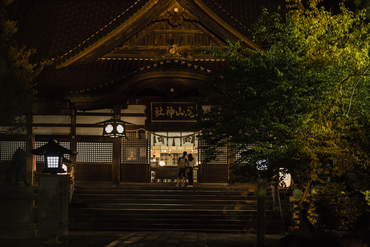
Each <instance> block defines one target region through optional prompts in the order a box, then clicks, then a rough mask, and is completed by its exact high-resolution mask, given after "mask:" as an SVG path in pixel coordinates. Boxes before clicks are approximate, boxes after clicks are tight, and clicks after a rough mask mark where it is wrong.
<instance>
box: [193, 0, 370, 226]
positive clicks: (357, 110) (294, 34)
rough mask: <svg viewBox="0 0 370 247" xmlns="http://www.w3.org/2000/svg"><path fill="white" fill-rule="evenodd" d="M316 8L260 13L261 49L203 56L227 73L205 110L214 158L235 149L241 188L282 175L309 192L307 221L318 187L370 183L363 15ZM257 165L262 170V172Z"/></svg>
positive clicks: (368, 62)
mask: <svg viewBox="0 0 370 247" xmlns="http://www.w3.org/2000/svg"><path fill="white" fill-rule="evenodd" d="M317 2H318V1H309V6H308V7H307V8H305V7H304V6H303V5H301V6H300V7H299V8H293V9H291V10H290V11H289V12H288V14H287V15H286V17H285V18H282V17H281V16H280V15H279V14H276V13H269V12H268V11H267V10H266V9H264V11H263V15H262V17H261V18H260V19H259V21H258V22H257V23H256V25H255V30H254V42H256V43H257V44H258V45H259V46H260V47H261V50H257V51H252V50H248V51H247V52H244V51H243V50H241V48H240V45H239V42H237V43H231V42H229V43H228V44H227V46H226V47H222V48H219V47H216V46H215V45H211V46H210V47H209V48H208V49H203V50H202V52H203V53H206V54H210V55H213V56H217V57H221V58H224V59H225V60H226V61H227V62H228V63H229V65H230V68H229V70H228V71H227V72H226V73H223V74H215V77H214V78H215V80H214V84H213V86H214V88H215V91H214V92H212V93H210V95H209V92H208V97H207V99H206V101H205V102H203V103H204V104H205V105H209V106H210V108H209V109H208V110H206V111H204V112H202V114H200V119H199V127H200V128H201V129H203V132H202V133H203V135H202V136H201V138H203V139H204V140H206V141H207V142H208V143H209V144H210V146H211V148H209V150H208V151H209V152H210V153H212V152H213V151H215V150H217V148H215V144H217V145H222V144H225V143H226V141H225V140H228V141H229V142H230V143H233V145H234V146H233V148H235V150H236V155H235V157H236V162H235V164H234V165H233V167H232V168H233V171H234V174H235V177H236V179H237V180H239V181H250V180H256V179H258V178H259V177H265V178H267V179H270V180H277V179H278V176H277V174H278V172H279V169H280V168H281V167H284V168H286V169H285V171H286V172H289V173H291V174H292V178H293V180H294V182H295V185H296V186H298V187H299V188H300V189H301V190H302V191H303V196H302V199H301V202H300V204H299V206H300V209H301V210H302V211H306V212H307V210H308V208H307V205H306V204H304V203H303V202H305V201H306V200H308V199H310V193H311V189H312V186H313V185H317V184H322V185H326V184H328V183H337V182H338V183H340V184H341V183H342V182H345V183H346V185H347V186H348V191H354V190H355V188H354V185H353V182H352V181H349V180H348V179H346V176H345V175H346V174H347V173H350V172H362V173H367V174H368V173H369V164H370V163H369V162H370V158H369V152H368V150H369V141H368V140H369V133H370V132H369V131H370V128H369V127H370V125H369V123H370V121H369V120H370V118H369V112H370V111H369V110H370V109H369V106H370V101H369V99H370V98H369V95H370V94H369V93H370V92H369V88H370V85H369V76H368V74H369V73H368V72H369V68H370V58H369V52H370V36H369V34H368V30H369V25H368V24H366V22H365V18H366V16H365V11H358V12H357V13H356V14H355V13H353V12H351V11H350V10H348V9H347V8H346V7H345V5H344V4H340V5H339V6H340V12H339V13H338V14H336V15H333V14H332V13H331V12H329V11H327V10H325V8H324V7H317ZM250 53H252V54H253V56H250V57H245V56H243V54H250ZM210 157H211V155H210ZM261 160H265V161H267V162H266V164H267V166H268V169H267V170H265V171H258V170H257V169H256V163H257V162H258V161H261ZM349 193H350V192H349ZM351 224H352V223H351ZM351 224H349V225H348V226H351Z"/></svg>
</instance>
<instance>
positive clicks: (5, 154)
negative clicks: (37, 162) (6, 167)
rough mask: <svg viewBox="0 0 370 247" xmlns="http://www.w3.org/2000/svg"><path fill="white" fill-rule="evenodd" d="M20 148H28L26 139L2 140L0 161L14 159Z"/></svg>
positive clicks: (0, 143)
mask: <svg viewBox="0 0 370 247" xmlns="http://www.w3.org/2000/svg"><path fill="white" fill-rule="evenodd" d="M18 148H21V149H23V150H26V142H25V141H0V161H10V160H12V157H13V154H14V153H15V151H17V149H18Z"/></svg>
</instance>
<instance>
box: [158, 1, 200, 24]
mask: <svg viewBox="0 0 370 247" xmlns="http://www.w3.org/2000/svg"><path fill="white" fill-rule="evenodd" d="M159 20H163V21H164V20H168V23H169V24H170V25H171V26H173V27H178V26H180V25H181V24H182V23H183V22H184V20H189V21H198V20H197V19H196V18H195V17H194V16H193V15H192V14H190V13H189V12H188V11H187V10H185V9H184V8H183V7H182V6H181V5H180V4H179V3H177V2H175V3H174V4H173V5H172V6H171V7H170V8H168V9H167V11H166V13H165V14H163V15H162V16H161V18H160V19H159Z"/></svg>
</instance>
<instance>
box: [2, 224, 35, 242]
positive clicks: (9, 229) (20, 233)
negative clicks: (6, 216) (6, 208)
mask: <svg viewBox="0 0 370 247" xmlns="http://www.w3.org/2000/svg"><path fill="white" fill-rule="evenodd" d="M37 237H38V236H37V225H36V223H29V224H27V223H23V224H13V223H0V239H35V238H37Z"/></svg>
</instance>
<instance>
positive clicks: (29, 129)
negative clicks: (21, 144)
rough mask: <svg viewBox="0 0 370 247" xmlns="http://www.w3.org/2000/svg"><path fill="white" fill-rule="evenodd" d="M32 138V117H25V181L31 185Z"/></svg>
mask: <svg viewBox="0 0 370 247" xmlns="http://www.w3.org/2000/svg"><path fill="white" fill-rule="evenodd" d="M34 138H35V137H34V136H33V116H32V115H31V114H30V115H28V116H27V140H26V180H27V182H28V183H30V184H31V185H33V154H32V153H31V150H33V145H32V144H33V143H34V141H35V139H34Z"/></svg>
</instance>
